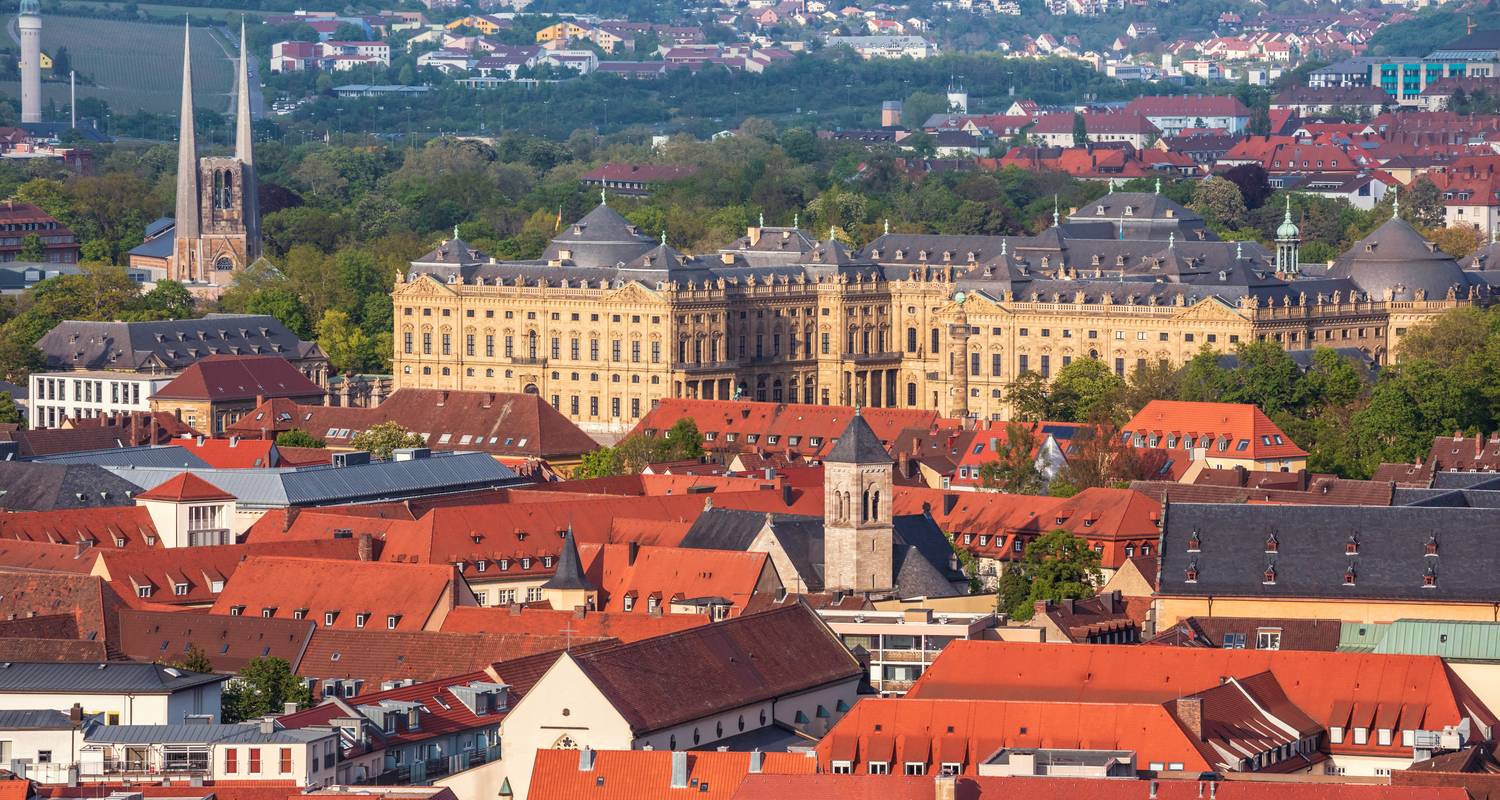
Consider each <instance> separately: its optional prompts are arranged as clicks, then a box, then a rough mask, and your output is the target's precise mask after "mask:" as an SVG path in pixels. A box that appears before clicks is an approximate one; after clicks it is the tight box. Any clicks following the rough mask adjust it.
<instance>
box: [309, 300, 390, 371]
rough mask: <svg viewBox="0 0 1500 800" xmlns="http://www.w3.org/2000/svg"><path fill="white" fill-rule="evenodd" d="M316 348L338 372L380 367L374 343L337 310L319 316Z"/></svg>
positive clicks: (380, 355) (379, 358)
mask: <svg viewBox="0 0 1500 800" xmlns="http://www.w3.org/2000/svg"><path fill="white" fill-rule="evenodd" d="M316 332H317V336H318V344H319V345H320V346H322V348H323V352H325V353H327V354H328V363H329V364H331V365H332V366H333V368H334V369H336V370H338V371H340V372H370V371H373V370H374V369H375V368H376V367H378V366H379V365H380V363H381V359H382V354H381V353H380V352H377V350H376V340H375V338H374V337H371V336H370V335H369V334H367V333H365V332H364V331H363V330H361V329H360V328H359V326H358V325H355V324H354V323H353V322H352V321H351V320H350V319H349V315H348V314H346V313H345V312H343V311H339V310H337V309H332V308H330V309H328V310H327V311H325V312H323V318H322V319H320V320H318V325H317V328H316Z"/></svg>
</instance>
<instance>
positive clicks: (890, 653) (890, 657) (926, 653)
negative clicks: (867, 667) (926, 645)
mask: <svg viewBox="0 0 1500 800" xmlns="http://www.w3.org/2000/svg"><path fill="white" fill-rule="evenodd" d="M940 652H942V651H941V650H876V651H874V652H872V653H871V654H870V660H871V661H874V662H882V661H883V662H896V663H902V664H931V663H932V660H933V659H934V658H937V657H938V653H940Z"/></svg>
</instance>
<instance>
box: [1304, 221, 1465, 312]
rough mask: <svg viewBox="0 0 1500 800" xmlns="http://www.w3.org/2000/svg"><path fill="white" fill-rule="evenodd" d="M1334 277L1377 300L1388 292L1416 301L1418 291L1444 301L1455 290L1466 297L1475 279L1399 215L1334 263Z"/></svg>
mask: <svg viewBox="0 0 1500 800" xmlns="http://www.w3.org/2000/svg"><path fill="white" fill-rule="evenodd" d="M1329 275H1330V276H1332V277H1336V278H1349V279H1350V280H1353V281H1354V282H1355V283H1357V284H1359V286H1360V288H1361V289H1364V290H1365V291H1366V292H1369V293H1370V295H1371V296H1372V297H1374V298H1376V299H1384V298H1385V296H1386V294H1385V293H1386V292H1387V291H1389V292H1390V293H1391V297H1392V298H1393V299H1395V300H1413V299H1415V298H1416V293H1417V291H1418V290H1422V291H1423V292H1425V293H1426V297H1427V299H1428V300H1442V299H1443V298H1445V297H1447V295H1448V291H1449V289H1450V288H1452V289H1455V290H1456V291H1457V292H1458V294H1459V296H1460V297H1463V296H1466V295H1467V293H1468V289H1469V282H1470V277H1469V276H1467V275H1465V273H1464V271H1463V270H1462V269H1461V268H1460V267H1459V266H1458V262H1457V261H1455V260H1454V259H1453V257H1452V256H1450V255H1448V254H1447V253H1444V252H1443V251H1442V250H1439V249H1437V246H1436V245H1435V244H1432V243H1431V242H1429V241H1427V239H1426V238H1424V237H1423V236H1422V234H1421V232H1419V231H1418V230H1417V229H1416V228H1413V227H1412V226H1411V224H1410V223H1408V222H1407V221H1406V220H1404V219H1401V218H1399V217H1392V218H1391V219H1390V220H1388V221H1386V223H1385V224H1383V225H1381V226H1380V227H1379V228H1376V229H1375V231H1374V232H1373V233H1371V234H1370V235H1368V236H1366V237H1365V238H1363V239H1360V240H1359V241H1358V242H1355V243H1354V246H1353V247H1350V248H1349V250H1347V251H1346V252H1345V253H1344V254H1343V255H1341V256H1340V257H1339V258H1338V259H1336V260H1335V261H1334V264H1333V269H1331V270H1329Z"/></svg>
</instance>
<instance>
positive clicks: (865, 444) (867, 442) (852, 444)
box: [823, 408, 891, 464]
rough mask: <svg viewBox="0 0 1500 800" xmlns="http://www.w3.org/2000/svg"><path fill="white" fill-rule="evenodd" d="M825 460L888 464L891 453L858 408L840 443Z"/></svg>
mask: <svg viewBox="0 0 1500 800" xmlns="http://www.w3.org/2000/svg"><path fill="white" fill-rule="evenodd" d="M823 460H824V461H825V462H834V463H838V464H886V463H889V462H890V460H891V454H890V453H887V452H886V450H885V445H883V444H881V443H880V437H879V436H876V435H875V431H873V430H871V429H870V423H868V422H865V419H864V416H863V415H861V414H860V411H859V409H857V408H856V409H855V410H854V419H851V420H849V424H848V425H846V426H844V432H843V433H841V434H839V439H838V443H837V444H835V445H834V446H833V449H832V450H829V451H828V455H826V456H824V457H823Z"/></svg>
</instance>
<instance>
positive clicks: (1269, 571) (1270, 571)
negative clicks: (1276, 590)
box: [1260, 564, 1276, 586]
mask: <svg viewBox="0 0 1500 800" xmlns="http://www.w3.org/2000/svg"><path fill="white" fill-rule="evenodd" d="M1260 582H1261V583H1263V584H1265V585H1266V586H1275V585H1276V565H1275V564H1267V565H1266V571H1265V573H1264V574H1262V575H1261V581H1260Z"/></svg>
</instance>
